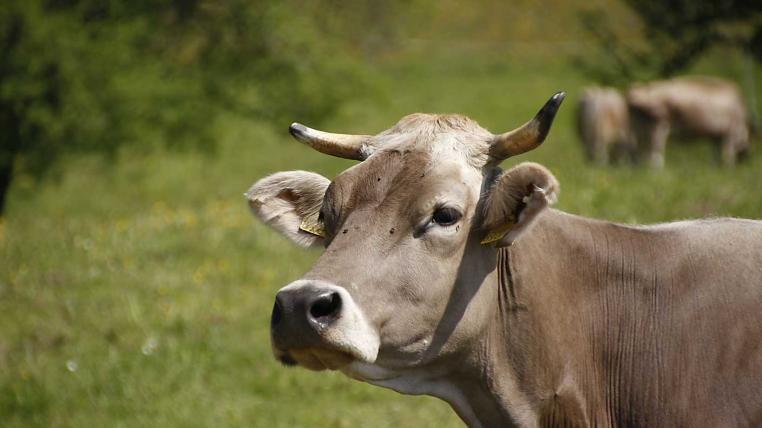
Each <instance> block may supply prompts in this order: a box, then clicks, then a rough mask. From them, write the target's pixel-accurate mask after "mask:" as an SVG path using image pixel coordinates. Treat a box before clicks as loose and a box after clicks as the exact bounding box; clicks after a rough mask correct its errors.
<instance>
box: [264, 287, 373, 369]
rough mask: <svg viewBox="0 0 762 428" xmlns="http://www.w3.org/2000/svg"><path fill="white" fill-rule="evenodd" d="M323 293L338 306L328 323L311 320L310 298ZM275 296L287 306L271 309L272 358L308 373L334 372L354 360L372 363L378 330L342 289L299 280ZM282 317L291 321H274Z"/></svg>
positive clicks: (316, 319)
mask: <svg viewBox="0 0 762 428" xmlns="http://www.w3.org/2000/svg"><path fill="white" fill-rule="evenodd" d="M326 294H330V295H335V296H337V297H336V299H337V301H339V302H340V305H339V306H338V309H336V311H335V313H332V314H331V316H330V317H329V319H328V320H325V319H323V318H321V317H318V318H315V317H314V315H313V314H312V309H313V308H311V307H310V303H309V301H310V298H311V297H314V296H321V295H326ZM278 295H279V296H282V299H284V300H286V299H287V300H288V304H284V306H286V307H287V309H274V310H273V311H274V313H273V323H272V325H271V339H272V347H273V353H274V354H275V357H276V359H278V360H280V361H281V362H283V363H284V364H286V365H295V364H298V365H300V366H302V367H305V368H307V369H310V370H325V369H330V370H337V369H340V368H342V367H344V366H346V365H348V364H350V363H352V362H354V361H360V362H364V363H373V362H375V361H376V357H377V355H378V349H379V344H380V337H379V334H378V331H377V330H376V329H375V328H374V327H373V326H372V325H371V324H370V323H369V322H368V321H367V319H366V317H365V315H364V314H363V313H362V311H361V310H360V308H359V307H358V306H357V305H356V304H355V302H354V300H353V299H352V297H351V295H350V294H349V293H348V292H347V291H346V290H345V289H343V288H341V287H338V286H336V285H334V284H331V283H328V282H325V281H316V280H305V279H302V280H298V281H295V282H293V283H291V284H289V285H287V286H286V287H283V288H282V289H281V290H280V291H279V292H278ZM313 303H314V299H313ZM276 311H278V312H279V314H278V315H277V317H276V315H275V312H276ZM281 311H282V312H285V314H280V312H281ZM282 317H287V318H291V319H286V320H283V321H281V320H277V321H276V318H282ZM305 327H306V328H305ZM305 331H306V332H305Z"/></svg>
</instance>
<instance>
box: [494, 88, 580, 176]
mask: <svg viewBox="0 0 762 428" xmlns="http://www.w3.org/2000/svg"><path fill="white" fill-rule="evenodd" d="M564 97H566V93H565V92H557V93H556V94H554V95H553V96H552V97H550V99H549V100H548V102H546V103H545V105H544V106H542V108H541V109H540V111H539V112H537V115H535V117H534V118H532V120H530V121H529V122H527V123H525V124H524V125H523V126H521V127H519V128H516V129H514V130H513V131H509V132H506V133H504V134H499V135H495V138H494V139H493V140H492V145H491V146H490V149H489V154H490V156H492V157H493V158H495V159H497V160H498V161H501V160H503V159H507V158H509V157H511V156H516V155H520V154H522V153H525V152H528V151H530V150H532V149H535V148H537V146H539V145H540V144H541V143H542V142H543V141H544V140H545V137H546V136H547V135H548V131H549V130H550V125H551V124H552V123H553V118H554V117H555V116H556V112H557V111H558V107H559V106H560V105H561V102H562V101H563V100H564Z"/></svg>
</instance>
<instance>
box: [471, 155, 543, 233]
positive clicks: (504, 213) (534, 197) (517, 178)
mask: <svg viewBox="0 0 762 428" xmlns="http://www.w3.org/2000/svg"><path fill="white" fill-rule="evenodd" d="M557 194H558V181H557V180H556V178H555V177H554V176H553V174H551V173H550V171H548V170H547V168H545V167H544V166H542V165H539V164H536V163H531V162H525V163H522V164H519V165H517V166H515V167H513V168H511V169H509V170H508V171H505V172H503V173H502V174H500V175H499V176H498V177H497V178H496V179H495V181H494V183H493V184H492V186H491V187H490V189H489V192H488V194H487V198H486V200H485V204H484V216H483V220H482V230H484V231H485V236H484V238H483V239H482V241H481V243H482V244H489V245H494V246H496V247H506V246H509V245H511V244H513V243H514V242H515V241H516V240H517V239H518V238H519V237H520V236H521V235H522V234H523V233H525V232H526V231H527V230H529V228H530V227H531V226H532V224H533V223H534V221H535V220H536V219H537V217H538V215H539V214H540V213H541V212H542V211H543V210H544V209H545V208H547V207H548V206H549V205H552V204H554V203H555V202H556V199H557Z"/></svg>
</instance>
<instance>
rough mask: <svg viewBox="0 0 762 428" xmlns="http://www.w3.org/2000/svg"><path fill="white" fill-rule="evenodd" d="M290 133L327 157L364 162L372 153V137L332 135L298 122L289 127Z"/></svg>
mask: <svg viewBox="0 0 762 428" xmlns="http://www.w3.org/2000/svg"><path fill="white" fill-rule="evenodd" d="M288 132H290V133H291V135H293V136H294V138H296V139H297V140H299V141H301V142H302V143H305V144H308V145H309V146H310V147H312V148H313V149H315V150H317V151H319V152H321V153H325V154H327V155H331V156H337V157H340V158H344V159H354V160H359V161H362V160H365V159H366V158H367V157H368V156H370V155H371V153H372V147H371V146H370V144H369V142H370V138H371V136H370V135H351V134H332V133H330V132H323V131H318V130H317V129H312V128H308V127H306V126H304V125H302V124H301V123H296V122H294V123H292V124H291V126H289V127H288Z"/></svg>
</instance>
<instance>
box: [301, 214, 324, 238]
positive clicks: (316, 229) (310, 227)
mask: <svg viewBox="0 0 762 428" xmlns="http://www.w3.org/2000/svg"><path fill="white" fill-rule="evenodd" d="M299 229H301V230H303V231H305V232H307V233H311V234H313V235H315V236H320V237H322V238H325V227H323V223H322V222H318V221H314V220H310V219H306V218H305V219H304V220H302V223H301V224H300V225H299Z"/></svg>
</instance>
